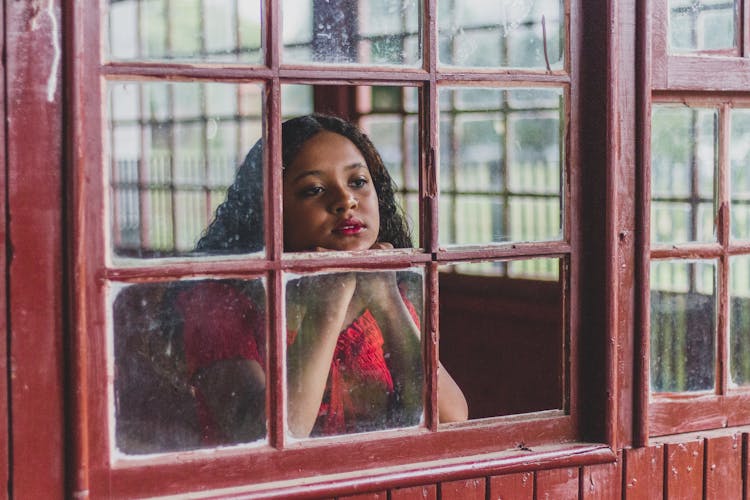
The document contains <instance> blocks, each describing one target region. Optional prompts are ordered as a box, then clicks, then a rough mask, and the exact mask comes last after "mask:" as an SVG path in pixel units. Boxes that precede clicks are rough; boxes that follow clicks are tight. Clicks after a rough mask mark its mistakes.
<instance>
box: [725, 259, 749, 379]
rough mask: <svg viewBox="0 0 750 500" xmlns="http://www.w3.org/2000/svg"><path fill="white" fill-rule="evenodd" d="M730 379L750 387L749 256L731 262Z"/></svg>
mask: <svg viewBox="0 0 750 500" xmlns="http://www.w3.org/2000/svg"><path fill="white" fill-rule="evenodd" d="M729 292H730V298H729V308H730V311H729V313H730V317H729V375H730V377H731V378H730V380H731V384H732V385H735V386H740V385H750V255H738V256H733V257H730V258H729Z"/></svg>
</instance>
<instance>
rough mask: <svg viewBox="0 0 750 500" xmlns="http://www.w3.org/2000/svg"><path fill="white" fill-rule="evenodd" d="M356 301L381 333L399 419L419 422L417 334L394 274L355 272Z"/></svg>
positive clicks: (419, 357) (420, 378) (420, 387)
mask: <svg viewBox="0 0 750 500" xmlns="http://www.w3.org/2000/svg"><path fill="white" fill-rule="evenodd" d="M356 300H357V301H358V302H359V304H360V305H361V308H363V309H364V308H367V309H369V310H370V312H371V313H372V315H373V317H374V318H375V321H377V323H378V326H379V327H380V330H381V332H382V333H383V350H384V353H385V355H386V356H387V359H388V367H389V368H390V371H391V375H392V376H393V382H394V385H395V389H396V393H397V396H398V397H399V399H400V410H401V411H400V412H399V413H398V414H397V415H398V419H405V422H404V423H407V422H409V421H412V420H414V419H418V418H419V417H418V413H419V411H420V410H421V408H422V380H423V377H422V347H421V344H420V340H419V339H420V333H419V329H418V328H417V325H416V324H415V323H414V320H413V319H412V317H411V314H410V312H409V310H408V308H407V307H406V304H405V303H404V301H403V299H402V298H401V292H400V290H399V289H398V285H397V283H396V273H395V272H393V271H384V272H376V273H373V272H362V273H358V275H357V296H356ZM395 424H399V423H398V422H396V423H395Z"/></svg>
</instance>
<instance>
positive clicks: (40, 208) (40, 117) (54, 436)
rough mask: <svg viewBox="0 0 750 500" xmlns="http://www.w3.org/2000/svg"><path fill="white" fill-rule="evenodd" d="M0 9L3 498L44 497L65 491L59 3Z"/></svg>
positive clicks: (18, 4) (59, 495)
mask: <svg viewBox="0 0 750 500" xmlns="http://www.w3.org/2000/svg"><path fill="white" fill-rule="evenodd" d="M4 7H5V17H4V20H5V54H4V56H5V63H6V66H5V70H6V72H7V75H9V77H8V78H7V81H6V89H5V90H6V102H5V104H6V116H5V118H6V123H7V124H8V126H7V135H6V141H7V149H6V153H7V158H6V161H7V172H8V177H7V190H8V191H7V207H8V211H9V213H8V227H7V240H6V241H9V242H10V245H9V247H8V252H9V253H10V255H9V259H10V260H9V263H8V269H7V271H6V272H7V274H6V278H7V279H8V288H7V290H6V292H7V296H8V297H9V298H10V302H9V311H8V318H9V319H8V321H9V324H8V325H7V328H8V330H7V332H8V336H9V339H8V345H9V349H10V352H9V359H10V360H11V366H10V373H11V374H12V375H11V377H10V380H9V383H10V396H9V397H10V408H11V414H10V425H11V433H12V443H13V445H12V455H11V457H10V460H11V463H12V467H11V470H12V473H11V474H12V477H11V478H10V480H11V481H10V482H11V485H12V486H11V488H12V490H11V496H12V497H14V498H45V499H53V498H62V497H63V496H64V492H65V475H64V458H63V445H64V432H63V425H64V423H63V422H64V420H63V395H64V393H65V391H64V388H65V385H64V373H63V370H62V359H63V355H62V354H63V304H62V301H63V300H64V295H63V279H62V273H63V264H62V262H63V257H62V256H63V244H62V235H63V211H62V206H63V203H62V191H63V187H62V169H63V165H64V162H63V148H62V138H63V128H62V92H61V89H62V85H61V68H62V60H61V59H62V50H61V45H62V39H61V25H60V1H59V0H52V1H50V2H36V1H35V2H29V1H26V2H4ZM4 359H5V358H4ZM4 394H7V393H4ZM3 486H4V485H3Z"/></svg>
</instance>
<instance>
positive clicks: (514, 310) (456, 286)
mask: <svg viewBox="0 0 750 500" xmlns="http://www.w3.org/2000/svg"><path fill="white" fill-rule="evenodd" d="M562 265H563V261H562V260H561V259H552V258H550V259H543V258H539V259H527V260H519V261H512V262H501V261H497V262H479V263H471V264H460V265H448V266H443V267H442V268H441V269H440V361H441V362H442V364H443V366H444V367H445V368H446V369H447V370H448V371H449V372H450V373H451V375H452V376H453V378H454V379H455V380H456V382H457V383H458V385H459V386H460V387H461V389H462V390H463V392H464V395H465V396H466V399H467V403H468V407H469V418H472V419H476V418H486V417H495V416H503V415H515V414H521V413H529V412H535V411H542V410H556V409H563V401H564V400H565V396H564V394H565V391H566V389H565V387H564V382H563V381H564V379H565V376H564V374H565V371H566V366H565V361H564V360H565V347H564V346H565V343H566V340H565V327H564V325H563V318H564V305H563V286H564V285H563V283H564V280H563V278H562V277H561V274H563V272H562V271H563V268H562ZM439 397H440V393H439V392H438V398H439Z"/></svg>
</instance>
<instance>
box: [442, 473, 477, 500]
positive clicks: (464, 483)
mask: <svg viewBox="0 0 750 500" xmlns="http://www.w3.org/2000/svg"><path fill="white" fill-rule="evenodd" d="M485 490H486V486H485V479H484V478H483V477H477V478H473V479H466V480H461V481H448V482H445V483H441V484H440V500H485V495H486V492H485Z"/></svg>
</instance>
